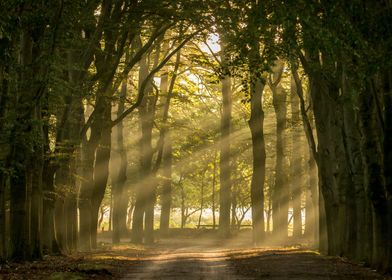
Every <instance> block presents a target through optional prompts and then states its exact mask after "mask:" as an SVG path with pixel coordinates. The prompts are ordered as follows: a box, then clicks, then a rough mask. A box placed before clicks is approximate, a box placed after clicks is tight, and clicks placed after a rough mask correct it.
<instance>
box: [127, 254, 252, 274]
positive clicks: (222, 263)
mask: <svg viewBox="0 0 392 280" xmlns="http://www.w3.org/2000/svg"><path fill="white" fill-rule="evenodd" d="M229 260H230V257H229V256H228V254H227V253H226V252H220V251H218V250H216V249H213V250H211V249H206V248H202V247H199V248H198V247H190V248H182V249H174V250H169V251H167V252H162V254H160V255H158V256H157V257H153V258H149V259H148V260H145V261H144V262H142V263H141V264H140V265H138V266H137V267H133V268H132V271H131V272H130V273H128V274H126V275H125V277H124V278H123V279H212V280H213V279H252V278H248V277H244V276H240V275H238V274H237V273H236V271H235V269H234V267H233V266H231V263H230V261H229Z"/></svg>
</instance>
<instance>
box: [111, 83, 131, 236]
mask: <svg viewBox="0 0 392 280" xmlns="http://www.w3.org/2000/svg"><path fill="white" fill-rule="evenodd" d="M126 95H127V80H124V82H123V84H122V87H121V94H120V100H119V104H118V111H117V116H120V115H121V114H122V113H123V112H124V103H125V99H126ZM116 130H117V153H118V156H119V157H120V167H119V171H118V174H117V178H115V179H114V180H113V183H112V188H113V189H112V191H113V236H112V241H113V243H119V242H120V240H121V235H122V234H124V233H125V232H126V218H127V201H128V197H127V194H126V189H125V183H126V181H127V165H128V162H127V150H126V149H125V146H124V136H123V130H124V128H123V123H122V121H121V122H120V123H119V124H118V125H117V127H116Z"/></svg>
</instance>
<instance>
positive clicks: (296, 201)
mask: <svg viewBox="0 0 392 280" xmlns="http://www.w3.org/2000/svg"><path fill="white" fill-rule="evenodd" d="M290 105H291V125H292V132H291V133H292V135H291V136H292V146H291V164H290V165H291V166H290V167H291V174H290V184H291V193H292V200H293V237H294V239H299V238H300V237H301V236H302V215H301V195H302V184H303V180H302V171H303V170H302V155H303V149H302V141H301V132H300V131H299V128H300V117H299V99H298V94H297V86H296V83H295V80H294V78H293V77H292V78H291V93H290ZM309 193H310V192H309ZM307 202H309V205H308V204H306V207H308V206H309V207H310V206H311V205H310V204H311V201H310V200H308V201H307ZM306 218H307V217H306ZM309 224H311V222H310V223H309Z"/></svg>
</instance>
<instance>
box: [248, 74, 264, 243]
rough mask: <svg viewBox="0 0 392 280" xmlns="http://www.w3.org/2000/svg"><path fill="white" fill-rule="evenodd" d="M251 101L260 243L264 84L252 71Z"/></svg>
mask: <svg viewBox="0 0 392 280" xmlns="http://www.w3.org/2000/svg"><path fill="white" fill-rule="evenodd" d="M251 76H252V79H251V84H250V97H251V100H250V103H251V115H250V120H249V127H250V131H251V134H252V147H253V149H252V155H253V173H252V182H251V204H252V223H253V241H254V242H255V244H260V243H261V242H262V241H263V239H264V235H265V231H264V180H265V159H266V154H265V142H264V130H263V122H264V112H263V108H262V95H263V90H264V84H262V82H261V81H260V80H259V78H257V76H256V74H255V73H251Z"/></svg>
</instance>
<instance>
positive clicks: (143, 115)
mask: <svg viewBox="0 0 392 280" xmlns="http://www.w3.org/2000/svg"><path fill="white" fill-rule="evenodd" d="M148 73H149V71H148V64H147V57H146V56H144V57H143V58H142V60H141V61H140V70H139V87H140V86H141V84H142V83H143V81H144V80H145V79H146V78H147V77H148ZM151 91H152V89H151V83H149V86H148V87H147V88H146V89H145V95H144V98H143V100H142V103H141V104H140V106H139V119H140V128H141V132H142V136H141V138H140V141H139V147H140V172H139V174H140V179H139V183H138V186H137V190H136V204H135V210H134V214H133V222H132V241H133V242H136V243H141V242H142V241H143V218H144V227H145V236H144V237H145V241H146V242H149V243H152V242H153V239H154V237H153V231H154V228H153V222H154V221H153V220H154V203H155V184H156V180H155V178H153V174H152V156H153V149H152V144H151V141H152V128H153V120H154V113H155V97H154V96H153V95H152V93H151Z"/></svg>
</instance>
